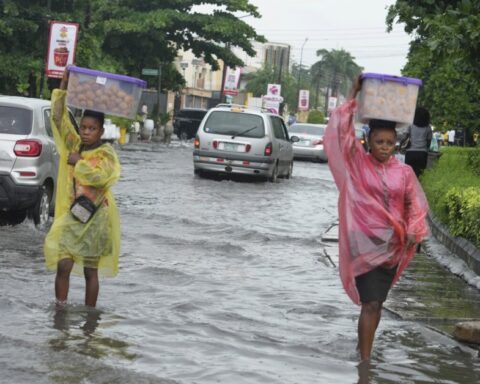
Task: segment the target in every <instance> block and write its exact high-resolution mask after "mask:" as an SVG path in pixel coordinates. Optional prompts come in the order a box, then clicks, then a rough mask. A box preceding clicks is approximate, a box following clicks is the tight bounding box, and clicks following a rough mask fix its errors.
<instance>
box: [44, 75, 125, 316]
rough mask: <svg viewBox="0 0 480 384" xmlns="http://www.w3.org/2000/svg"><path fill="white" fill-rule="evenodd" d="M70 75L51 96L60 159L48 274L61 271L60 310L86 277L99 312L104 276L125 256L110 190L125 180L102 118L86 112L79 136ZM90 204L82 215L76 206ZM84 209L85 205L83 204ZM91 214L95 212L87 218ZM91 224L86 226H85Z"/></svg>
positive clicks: (89, 298)
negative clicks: (76, 278)
mask: <svg viewBox="0 0 480 384" xmlns="http://www.w3.org/2000/svg"><path fill="white" fill-rule="evenodd" d="M67 83H68V71H65V74H64V77H63V79H62V82H61V85H60V89H55V90H54V91H53V93H52V118H51V125H52V131H53V136H54V140H55V145H56V147H57V149H58V152H59V155H60V160H59V169H58V182H57V183H58V184H57V191H56V200H55V219H54V222H53V225H52V227H51V228H50V231H49V232H48V234H47V236H46V238H45V244H44V253H45V263H46V266H47V268H48V269H51V270H55V271H56V277H55V297H56V304H57V308H59V309H61V308H63V307H65V305H66V302H67V297H68V291H69V284H70V273H71V272H72V270H73V271H74V273H78V274H81V275H84V277H85V283H86V284H85V285H86V286H85V305H86V306H88V307H95V306H96V303H97V298H98V292H99V281H98V276H99V273H100V274H102V275H105V276H115V275H116V274H117V272H118V258H119V254H120V219H119V215H118V210H117V207H116V204H115V199H114V197H113V194H112V192H111V191H110V188H111V187H112V186H113V184H115V183H116V182H117V181H118V179H119V178H120V163H119V161H118V158H117V155H116V153H115V150H114V149H113V147H112V146H111V145H110V144H108V143H105V144H103V143H102V140H101V139H100V138H101V136H102V133H103V123H104V116H103V113H100V112H95V111H88V110H86V111H85V112H84V114H83V117H82V119H81V121H80V130H79V133H77V131H76V130H75V128H74V126H73V125H72V123H71V121H70V118H69V115H68V110H67V107H66V104H65V99H66V97H67V91H66V89H67ZM79 201H82V202H83V204H85V203H87V204H86V206H87V207H88V209H87V208H85V210H81V209H80V210H81V212H82V214H81V215H80V214H78V213H76V212H78V211H77V210H76V209H72V207H76V208H77V209H78V206H77V205H75V203H78V202H79ZM82 207H85V205H82ZM86 212H89V213H91V212H93V215H91V216H90V217H89V218H88V216H89V215H88V214H87V213H86ZM85 220H87V221H85Z"/></svg>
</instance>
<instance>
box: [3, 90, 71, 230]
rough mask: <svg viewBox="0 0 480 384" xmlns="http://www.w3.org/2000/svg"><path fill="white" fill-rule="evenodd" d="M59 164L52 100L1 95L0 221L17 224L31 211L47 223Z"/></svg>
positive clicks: (35, 218)
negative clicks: (54, 138)
mask: <svg viewBox="0 0 480 384" xmlns="http://www.w3.org/2000/svg"><path fill="white" fill-rule="evenodd" d="M70 119H71V120H72V122H73V123H74V124H75V125H76V122H75V120H74V118H73V116H72V115H70ZM57 168H58V153H57V149H56V147H55V142H54V140H53V134H52V130H51V127H50V101H48V100H41V99H34V98H27V97H16V96H0V223H4V224H18V223H21V222H22V221H23V220H24V219H25V218H26V216H27V215H29V216H30V217H31V218H32V219H33V221H34V223H35V224H36V225H38V226H41V227H42V226H46V225H47V224H48V223H49V221H50V216H51V215H52V214H53V209H54V207H53V202H54V195H55V188H56V181H57Z"/></svg>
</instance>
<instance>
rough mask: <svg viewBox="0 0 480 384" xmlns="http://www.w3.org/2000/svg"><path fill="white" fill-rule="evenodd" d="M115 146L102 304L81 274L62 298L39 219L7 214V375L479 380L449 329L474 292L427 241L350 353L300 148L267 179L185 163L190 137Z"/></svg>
mask: <svg viewBox="0 0 480 384" xmlns="http://www.w3.org/2000/svg"><path fill="white" fill-rule="evenodd" d="M119 155H120V159H121V163H122V168H123V174H122V179H121V181H120V183H119V184H118V185H117V186H116V187H115V189H114V192H115V194H116V197H117V201H118V205H119V209H120V213H121V217H122V236H123V238H122V254H121V259H120V264H121V270H120V274H119V276H118V277H116V278H115V279H107V280H102V281H101V286H100V297H99V302H98V310H97V311H89V310H87V309H86V308H84V307H83V306H82V302H83V294H84V283H83V280H82V278H80V277H72V282H71V293H70V304H69V306H68V307H67V308H66V310H65V311H63V312H57V311H55V309H54V306H53V300H52V299H53V298H52V296H53V278H54V276H53V274H52V273H49V272H46V271H45V268H44V266H43V258H42V250H41V247H42V242H43V236H44V234H42V233H41V232H39V231H37V230H36V229H35V228H34V227H33V225H32V224H31V223H28V222H27V223H24V224H21V225H19V226H17V227H2V228H0V236H1V237H0V244H1V248H0V265H1V269H0V274H1V276H0V289H1V292H2V293H1V296H0V310H1V312H2V320H1V321H0V371H1V372H2V375H0V383H32V382H35V383H79V384H80V383H81V384H87V383H229V384H230V383H232V384H242V383H262V384H263V383H269V384H270V383H279V384H280V383H281V384H289V383H302V384H303V383H357V382H362V383H363V382H371V383H475V382H479V381H480V361H479V359H478V357H477V351H476V350H474V349H471V348H469V347H468V346H465V345H463V344H460V343H457V342H456V341H454V340H453V339H452V338H451V337H449V336H448V332H449V331H450V329H451V326H452V324H453V320H451V319H460V318H461V319H464V318H471V317H473V318H475V317H480V316H479V308H478V306H477V304H476V303H478V302H480V300H479V299H480V294H479V292H478V290H477V289H475V288H470V287H469V286H468V285H467V284H466V283H464V282H463V280H461V279H459V278H457V277H456V276H454V275H453V274H451V273H450V272H448V271H447V270H446V269H445V268H444V267H442V266H440V265H439V264H438V263H437V262H436V259H434V258H433V257H430V256H427V255H423V254H419V255H418V256H417V257H416V259H415V261H414V262H413V263H412V265H411V266H410V268H409V269H408V270H407V271H406V273H405V275H404V278H403V279H402V281H401V282H400V283H399V285H398V286H397V287H396V288H395V289H394V290H393V291H392V292H391V296H390V298H389V300H388V302H387V303H386V305H387V308H388V309H389V311H386V312H385V315H384V317H383V319H382V322H381V324H380V327H379V330H378V333H377V339H376V341H375V352H374V355H373V359H372V363H371V366H370V367H366V368H365V367H360V368H358V367H357V365H358V363H357V361H358V360H357V359H358V356H357V354H356V352H355V346H356V320H357V317H358V312H359V309H358V307H356V306H355V305H353V304H352V303H351V302H350V301H349V299H348V298H347V296H346V295H345V294H344V293H343V291H342V287H341V284H340V281H339V278H338V271H337V269H336V268H335V266H334V263H335V243H332V242H327V241H322V240H321V236H322V234H323V233H324V232H325V231H326V230H327V229H328V228H329V227H330V226H331V224H332V223H333V222H334V221H335V220H336V197H337V191H336V189H335V186H334V184H333V180H332V177H331V175H330V172H329V171H328V167H327V165H326V164H317V163H309V162H296V163H295V167H294V177H293V178H292V179H291V180H280V182H279V183H277V184H271V183H264V182H246V181H244V180H242V181H231V180H211V179H201V178H198V177H194V176H193V165H192V147H191V143H187V144H181V143H179V142H174V143H173V145H172V146H171V147H168V148H167V147H165V146H163V145H160V144H136V145H127V146H125V147H124V149H123V150H119ZM435 247H438V248H435ZM426 249H427V253H434V254H437V255H439V254H442V255H444V253H446V252H447V251H446V250H444V249H443V250H442V248H441V246H440V245H438V244H435V243H434V241H433V240H431V241H429V242H428V244H427V245H426ZM430 249H432V250H434V251H432V252H430ZM444 256H445V257H448V255H444ZM445 319H450V320H448V321H447V320H445Z"/></svg>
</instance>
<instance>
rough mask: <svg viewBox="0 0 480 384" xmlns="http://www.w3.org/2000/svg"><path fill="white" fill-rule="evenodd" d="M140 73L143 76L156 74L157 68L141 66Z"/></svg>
mask: <svg viewBox="0 0 480 384" xmlns="http://www.w3.org/2000/svg"><path fill="white" fill-rule="evenodd" d="M142 75H145V76H158V69H153V68H143V69H142Z"/></svg>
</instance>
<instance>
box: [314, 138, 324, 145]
mask: <svg viewBox="0 0 480 384" xmlns="http://www.w3.org/2000/svg"><path fill="white" fill-rule="evenodd" d="M321 144H323V139H317V140H313V145H321Z"/></svg>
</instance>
